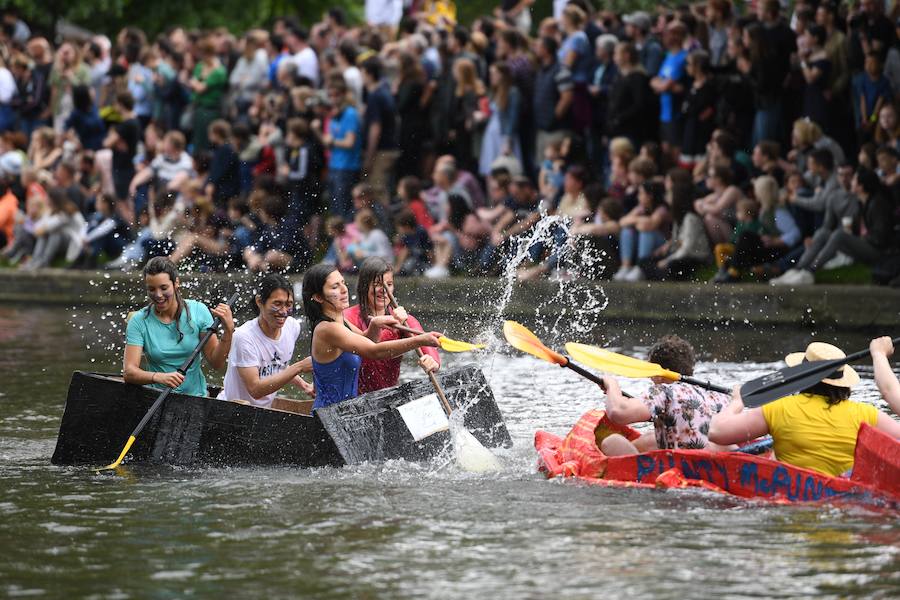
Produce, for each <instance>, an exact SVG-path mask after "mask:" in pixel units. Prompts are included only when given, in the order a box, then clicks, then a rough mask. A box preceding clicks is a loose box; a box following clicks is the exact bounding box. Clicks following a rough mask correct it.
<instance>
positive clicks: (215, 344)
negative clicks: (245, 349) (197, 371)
mask: <svg viewBox="0 0 900 600" xmlns="http://www.w3.org/2000/svg"><path fill="white" fill-rule="evenodd" d="M210 312H211V313H212V315H213V317H219V319H221V320H222V325H223V326H224V328H225V332H224V333H223V334H222V338H221V339H219V336H218V335H213V336H211V337H210V338H209V341H208V342H207V343H206V345H205V346H204V347H203V356H204V357H206V362H207V363H209V366H210V367H212V368H213V369H215V370H217V371H218V370H219V369H222V368H223V367H224V366H225V361H226V360H228V351H229V350H231V335H232V334H233V333H234V318H233V317H232V316H231V307H230V306H228V305H227V304H224V303H222V304H219V305H218V306H216V307H215V308H214V309H212V310H211V311H210ZM200 335H201V337H202V336H203V335H206V332H205V331H201V332H200Z"/></svg>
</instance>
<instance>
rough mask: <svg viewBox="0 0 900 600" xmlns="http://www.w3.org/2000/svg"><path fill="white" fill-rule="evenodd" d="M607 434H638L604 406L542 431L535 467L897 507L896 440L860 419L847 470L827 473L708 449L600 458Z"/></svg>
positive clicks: (660, 484)
mask: <svg viewBox="0 0 900 600" xmlns="http://www.w3.org/2000/svg"><path fill="white" fill-rule="evenodd" d="M612 433H619V434H622V435H624V436H625V437H626V438H628V439H630V440H633V439H635V438H637V437H638V435H639V434H638V432H637V431H635V430H634V429H632V428H630V427H625V426H621V425H616V424H615V423H613V422H611V421H610V420H609V419H608V418H607V417H606V412H605V411H603V410H592V411H590V412H588V413H586V414H585V415H583V416H582V417H581V419H579V420H578V422H577V423H576V424H575V426H574V427H573V428H572V430H571V431H570V432H569V433H568V435H566V437H565V438H560V437H559V436H556V435H553V434H552V433H548V432H546V431H538V432H536V433H535V436H534V446H535V448H536V449H537V451H538V455H539V457H540V458H539V464H538V468H539V470H540V471H542V472H543V473H545V474H546V475H547V477H560V476H561V477H574V478H576V479H579V480H581V481H584V482H586V483H590V484H594V485H606V486H621V487H646V488H652V487H657V488H686V487H698V488H703V489H707V490H711V491H715V492H719V493H722V494H730V495H733V496H738V497H741V498H749V499H761V500H768V501H772V502H778V503H795V502H813V503H814V502H819V503H824V502H828V503H859V504H866V505H871V506H879V507H889V508H894V509H897V508H900V442H898V441H897V440H894V439H893V438H891V437H890V436H888V435H886V434H884V433H882V432H880V431H878V430H877V429H875V428H874V427H870V426H869V425H867V424H863V425H862V427H861V428H860V430H859V434H858V437H857V442H856V454H855V459H854V467H853V474H852V475H851V476H850V477H849V478H847V477H832V476H830V475H825V474H822V473H819V472H818V471H813V470H811V469H804V468H801V467H795V466H793V465H789V464H787V463H783V462H779V461H777V460H773V459H772V458H767V457H764V456H752V455H750V454H745V453H742V452H709V451H707V450H654V451H652V452H647V453H644V454H637V455H632V456H614V457H610V456H606V455H604V454H603V453H602V452H601V451H600V442H601V441H602V440H603V438H605V437H606V436H608V435H610V434H612Z"/></svg>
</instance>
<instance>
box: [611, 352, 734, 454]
mask: <svg viewBox="0 0 900 600" xmlns="http://www.w3.org/2000/svg"><path fill="white" fill-rule="evenodd" d="M647 360H649V361H650V362H653V363H657V364H659V365H660V366H662V367H663V368H665V369H669V370H670V371H674V372H676V373H681V374H682V375H693V373H694V362H695V356H694V348H693V347H692V346H691V345H690V344H689V343H688V342H686V341H685V340H683V339H681V338H680V337H678V336H675V335H667V336H665V337H663V338H661V339H660V340H659V341H657V342H656V343H655V344H654V345H653V346H652V347H651V348H650V352H649V354H648V356H647ZM652 380H653V384H654V385H653V386H652V387H651V388H650V389H649V390H647V392H645V393H644V394H643V395H641V396H639V397H636V398H626V397H624V396H623V395H622V391H621V389H620V388H619V383H618V382H617V381H616V380H615V379H614V378H613V377H604V378H603V382H604V383H605V384H606V398H607V399H606V414H607V416H608V417H609V419H610V420H611V421H613V422H614V423H617V424H619V425H630V424H632V423H639V422H643V421H652V422H653V429H654V431H653V433H646V434H644V435H642V436H641V437H640V438H638V439H636V440H634V442H630V441H628V440H627V439H625V438H624V437H623V436H621V435H618V434H614V435H610V436H608V437H607V438H605V439H604V440H603V442H602V443H601V445H600V450H601V451H602V452H603V453H604V454H606V455H607V456H621V455H624V454H638V453H640V452H647V451H650V450H656V449H676V448H680V449H682V450H684V449H694V450H701V449H704V450H714V451H725V450H731V449H732V447H724V446H717V445H716V444H713V443H712V442H710V441H709V438H708V434H709V422H710V421H711V420H712V418H713V416H715V415H716V414H717V413H718V412H719V411H721V410H722V409H723V408H724V407H726V406H728V403H729V401H730V398H729V397H728V396H727V395H726V394H720V393H717V392H710V391H707V390H704V389H702V388H699V387H697V386H693V385H689V384H686V383H679V382H675V383H672V382H670V381H669V380H667V379H664V378H662V377H653V378H652Z"/></svg>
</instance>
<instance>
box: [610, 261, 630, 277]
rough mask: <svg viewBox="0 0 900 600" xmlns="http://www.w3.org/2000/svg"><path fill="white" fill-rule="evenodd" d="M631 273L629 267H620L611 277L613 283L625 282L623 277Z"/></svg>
mask: <svg viewBox="0 0 900 600" xmlns="http://www.w3.org/2000/svg"><path fill="white" fill-rule="evenodd" d="M630 272H631V267H626V266H625V265H622V266H621V267H619V270H618V271H616V274H615V275H613V276H612V280H613V281H625V276H626V275H628V273H630Z"/></svg>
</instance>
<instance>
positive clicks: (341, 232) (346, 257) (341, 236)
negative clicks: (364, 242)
mask: <svg viewBox="0 0 900 600" xmlns="http://www.w3.org/2000/svg"><path fill="white" fill-rule="evenodd" d="M325 232H326V233H327V234H328V237H329V238H330V239H331V245H330V246H329V247H328V252H326V253H325V262H330V263H334V264H335V265H337V267H338V269H339V270H340V271H341V272H342V273H351V272H353V270H354V269H355V268H356V264H355V263H354V262H353V259H352V258H351V257H350V251H349V249H350V247H351V246H353V245H354V244H355V243H356V242H357V241H359V238H360V234H359V231H358V230H357V229H356V224H355V223H345V222H344V219H343V218H342V217H340V216H331V217H328V219H327V220H326V221H325Z"/></svg>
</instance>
